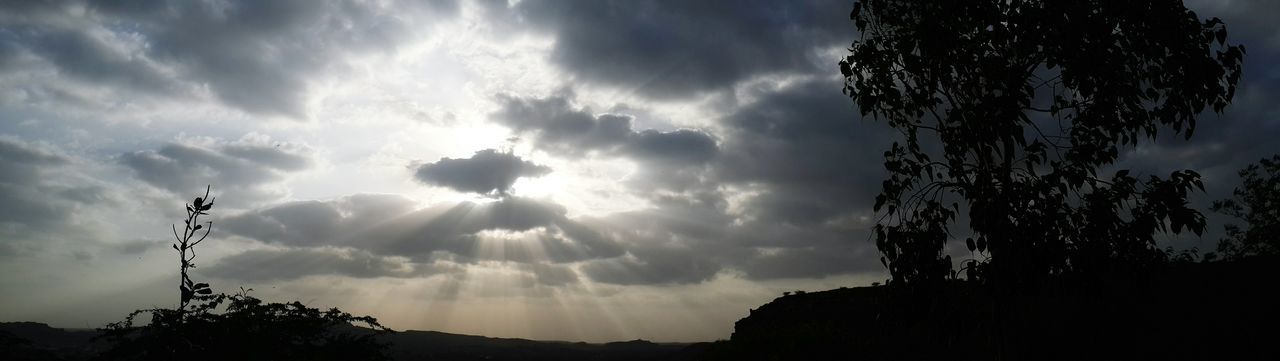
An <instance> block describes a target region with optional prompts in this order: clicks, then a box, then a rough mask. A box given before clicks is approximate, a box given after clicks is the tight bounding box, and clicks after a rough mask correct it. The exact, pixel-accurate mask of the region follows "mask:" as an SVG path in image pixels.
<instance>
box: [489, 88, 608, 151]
mask: <svg viewBox="0 0 1280 361" xmlns="http://www.w3.org/2000/svg"><path fill="white" fill-rule="evenodd" d="M498 101H499V103H500V104H501V105H502V109H500V110H499V111H498V112H496V113H494V114H493V116H492V118H493V119H494V120H497V121H498V122H500V123H502V124H504V125H506V126H508V127H511V128H512V129H514V130H516V131H518V132H522V133H525V134H528V135H530V136H532V137H533V141H534V143H535V145H537V146H538V147H539V148H542V149H546V150H548V151H552V152H556V153H560V154H565V155H571V156H580V155H584V154H587V153H591V152H602V151H603V152H608V151H611V150H613V149H615V148H617V147H618V146H620V145H621V144H623V143H625V142H626V140H627V137H629V136H630V135H631V117H629V116H624V115H615V114H600V115H595V114H592V113H591V110H590V109H574V106H573V105H572V104H570V100H569V97H568V96H566V95H558V96H550V97H546V98H542V99H538V98H523V97H514V96H507V95H501V96H499V97H498Z"/></svg>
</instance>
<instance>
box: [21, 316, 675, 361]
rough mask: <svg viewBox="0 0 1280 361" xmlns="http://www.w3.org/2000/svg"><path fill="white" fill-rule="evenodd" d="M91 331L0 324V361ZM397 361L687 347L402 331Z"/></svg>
mask: <svg viewBox="0 0 1280 361" xmlns="http://www.w3.org/2000/svg"><path fill="white" fill-rule="evenodd" d="M97 335H98V332H97V331H94V330H64V329H59V328H53V327H49V325H46V324H43V323H35V322H3V323H0V360H4V361H27V360H67V361H72V360H85V359H88V358H89V357H91V356H92V355H94V354H96V353H97V352H98V350H100V349H101V347H102V345H101V344H100V343H95V342H94V341H93V337H94V336H97ZM383 337H384V340H385V341H386V342H387V343H388V344H389V346H390V347H389V350H388V351H389V353H390V354H391V356H392V357H394V358H395V359H396V360H403V361H410V360H456V361H469V360H487V361H503V360H527V361H541V360H547V361H550V360H557V361H604V360H618V361H648V360H685V359H688V355H685V354H684V353H682V351H683V350H684V349H685V347H686V346H688V345H687V344H659V343H653V342H649V341H644V340H633V341H625V342H610V343H604V344H594V343H584V342H561V341H533V340H525V339H518V338H492V337H484V336H469V335H458V334H451V333H444V332H435V331H402V332H396V333H393V334H388V335H385V336H383Z"/></svg>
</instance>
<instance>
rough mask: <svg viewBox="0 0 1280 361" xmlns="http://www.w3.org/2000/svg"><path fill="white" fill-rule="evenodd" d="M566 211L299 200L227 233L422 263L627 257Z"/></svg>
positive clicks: (388, 200)
mask: <svg viewBox="0 0 1280 361" xmlns="http://www.w3.org/2000/svg"><path fill="white" fill-rule="evenodd" d="M565 213H566V210H565V209H564V207H562V206H559V205H556V204H553V203H549V202H545V201H539V200H534V199H528V198H519V197H506V198H502V199H499V200H495V201H492V202H486V203H479V204H478V203H473V202H462V203H448V204H437V205H433V206H431V207H426V208H422V209H415V208H414V204H413V202H412V201H410V200H408V199H406V198H403V197H400V196H396V195H367V194H364V195H353V196H348V197H343V198H338V199H335V200H331V201H299V202H289V203H283V204H279V205H276V206H272V207H268V208H264V209H260V210H255V211H250V212H245V213H242V214H238V215H233V216H230V217H228V218H227V219H225V220H223V221H222V222H220V224H221V226H222V228H221V229H222V230H224V231H226V232H227V233H230V234H233V235H236V236H240V237H244V238H249V239H254V240H258V241H260V242H263V243H268V244H275V245H280V246H286V247H301V248H307V247H312V248H314V247H345V248H352V249H359V250H364V251H369V252H372V253H374V254H378V255H384V256H402V257H408V258H411V259H414V260H418V261H425V260H429V259H434V258H441V257H443V258H449V259H453V260H454V261H458V262H474V261H478V260H496V261H510V262H516V263H539V262H542V263H545V262H552V263H566V262H577V261H581V260H586V259H594V258H608V257H616V256H619V255H621V254H622V253H623V252H624V250H623V249H622V247H620V246H619V245H618V244H617V243H616V242H615V241H614V240H613V239H611V238H610V237H608V236H606V235H605V234H604V233H602V232H599V231H597V230H595V229H592V228H591V227H589V226H587V225H584V224H581V223H580V222H577V221H574V220H572V219H569V218H568V217H566V216H565Z"/></svg>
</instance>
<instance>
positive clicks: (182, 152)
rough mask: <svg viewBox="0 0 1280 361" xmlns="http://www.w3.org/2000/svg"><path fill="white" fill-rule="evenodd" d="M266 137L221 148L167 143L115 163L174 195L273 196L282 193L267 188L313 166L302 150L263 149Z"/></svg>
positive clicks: (225, 144)
mask: <svg viewBox="0 0 1280 361" xmlns="http://www.w3.org/2000/svg"><path fill="white" fill-rule="evenodd" d="M269 142H270V140H269V139H257V138H254V137H246V138H245V139H242V140H240V141H236V142H231V143H222V144H210V145H196V144H180V143H171V144H166V145H164V146H162V147H160V148H159V149H156V150H141V151H135V152H129V153H125V154H122V155H120V157H119V161H120V163H121V164H123V165H124V166H126V167H128V168H129V169H131V170H133V173H134V175H135V176H136V177H138V179H140V180H142V181H144V182H146V183H148V184H150V185H152V186H155V187H157V188H160V189H164V190H167V191H169V192H172V193H174V194H182V195H185V194H188V193H192V192H196V191H199V190H200V189H203V188H204V187H205V186H207V185H214V186H216V187H218V188H219V189H221V190H222V192H225V193H235V194H238V197H240V198H242V199H258V198H272V197H275V196H278V195H280V193H282V192H283V191H281V190H278V189H272V188H271V186H272V185H274V184H275V183H277V182H279V181H281V180H283V179H284V176H285V174H287V173H289V172H296V171H300V170H303V169H306V168H307V167H309V166H310V164H311V163H312V161H311V159H310V158H309V157H308V156H306V155H303V152H305V150H304V149H301V148H298V147H296V146H293V145H289V146H287V147H281V146H280V145H279V144H277V145H274V146H273V145H268V144H269Z"/></svg>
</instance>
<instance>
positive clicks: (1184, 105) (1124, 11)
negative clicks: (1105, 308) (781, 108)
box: [840, 0, 1244, 284]
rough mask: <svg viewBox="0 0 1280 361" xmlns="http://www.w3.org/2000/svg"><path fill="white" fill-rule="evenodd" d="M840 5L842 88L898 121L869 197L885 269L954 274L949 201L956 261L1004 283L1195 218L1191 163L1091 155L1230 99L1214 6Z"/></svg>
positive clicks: (909, 274)
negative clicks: (1136, 162) (1157, 168)
mask: <svg viewBox="0 0 1280 361" xmlns="http://www.w3.org/2000/svg"><path fill="white" fill-rule="evenodd" d="M851 18H852V19H853V21H854V23H855V25H856V27H857V29H858V31H859V32H860V38H859V39H858V40H857V41H855V42H854V43H853V44H852V46H851V47H850V49H849V50H850V54H849V55H848V56H847V57H846V58H845V59H844V60H842V61H841V62H840V69H841V72H842V73H843V74H844V76H845V78H846V79H845V88H844V91H845V93H846V94H847V95H848V96H849V97H850V98H851V99H852V100H853V101H854V102H855V103H856V104H857V105H858V107H859V108H860V109H861V111H862V112H863V114H864V115H867V114H870V115H872V116H874V117H875V118H877V119H880V120H883V121H885V122H887V123H888V124H889V125H890V126H892V127H893V128H895V129H897V130H899V131H900V132H901V134H902V136H903V139H902V142H899V143H895V144H894V145H893V146H892V148H891V149H889V150H888V151H886V152H885V154H884V155H885V158H886V161H885V166H886V168H887V169H888V171H889V173H890V177H889V179H888V180H886V181H885V182H884V185H883V191H882V193H881V194H880V195H879V196H878V197H877V199H876V204H875V209H876V211H877V212H883V213H881V214H882V218H881V220H880V223H879V224H878V225H877V227H876V235H875V237H876V244H877V247H878V248H879V249H880V251H881V252H882V253H883V255H884V257H883V258H882V261H883V262H884V263H885V265H886V266H887V267H888V268H889V271H890V273H891V274H892V276H893V280H894V281H895V282H916V281H930V280H940V279H944V278H947V277H957V273H956V272H955V271H952V269H953V267H954V265H953V264H952V261H951V259H950V257H949V256H943V253H944V247H945V245H946V242H947V241H948V240H949V239H952V238H954V237H956V236H955V235H953V233H952V231H951V227H950V224H951V223H953V222H956V221H957V218H958V217H957V216H958V215H960V214H961V212H962V211H965V213H964V215H966V216H967V217H968V220H969V227H968V228H969V229H970V230H971V232H972V233H971V237H970V238H969V239H966V241H965V242H966V246H967V247H968V248H969V250H970V252H977V253H975V259H971V260H966V261H965V262H964V263H963V268H961V269H962V270H963V271H965V273H966V274H967V275H968V277H969V278H971V279H975V278H976V279H988V280H1001V281H1007V282H1010V283H1012V284H1019V283H1022V282H1027V281H1033V280H1035V279H1038V278H1042V277H1045V276H1047V275H1051V274H1056V273H1063V272H1072V271H1076V272H1093V271H1100V270H1103V269H1107V268H1110V267H1114V266H1116V265H1120V264H1131V265H1132V264H1137V265H1141V264H1146V263H1148V262H1154V261H1157V260H1159V259H1160V258H1161V257H1163V254H1162V253H1161V252H1159V250H1158V249H1157V248H1156V247H1155V244H1154V238H1153V235H1154V234H1155V233H1156V232H1169V231H1172V232H1174V233H1177V232H1181V231H1182V230H1183V229H1184V228H1185V229H1189V230H1191V231H1193V232H1195V233H1196V234H1200V233H1201V232H1202V231H1203V229H1204V217H1203V216H1202V215H1201V214H1200V213H1199V212H1197V211H1196V210H1193V209H1190V208H1188V207H1187V202H1186V197H1187V195H1188V192H1190V191H1192V190H1193V189H1195V188H1200V189H1203V185H1202V184H1201V181H1200V177H1199V175H1198V174H1196V173H1195V172H1193V171H1190V170H1185V171H1178V172H1174V173H1173V174H1172V175H1170V176H1169V177H1168V178H1160V177H1156V176H1148V177H1144V178H1145V179H1140V177H1138V176H1135V175H1130V174H1129V172H1128V171H1124V170H1121V171H1119V172H1116V173H1114V174H1113V175H1110V176H1105V175H1099V169H1101V168H1104V167H1106V166H1108V165H1111V164H1113V163H1115V161H1116V160H1117V158H1118V157H1119V156H1120V154H1121V150H1122V149H1123V148H1125V147H1131V146H1136V145H1137V144H1138V142H1139V141H1140V140H1141V139H1143V138H1147V137H1155V136H1156V135H1157V132H1158V131H1160V130H1162V129H1168V130H1170V131H1172V132H1173V133H1174V134H1178V135H1182V136H1185V137H1188V138H1189V137H1191V135H1192V133H1193V132H1194V130H1195V127H1196V117H1197V116H1198V115H1199V114H1201V113H1202V112H1204V111H1205V109H1206V108H1209V109H1212V110H1213V111H1216V112H1221V111H1222V110H1223V108H1224V107H1225V106H1226V105H1227V104H1228V103H1229V102H1230V101H1231V99H1232V97H1233V95H1234V93H1235V89H1236V83H1237V81H1238V80H1239V78H1240V69H1241V62H1242V61H1243V56H1244V48H1243V47H1242V46H1238V45H1229V44H1228V43H1227V42H1226V38H1227V32H1226V28H1225V26H1224V24H1223V23H1222V22H1221V21H1220V20H1218V19H1216V18H1214V19H1209V20H1206V21H1202V20H1200V18H1199V17H1198V16H1197V15H1196V14H1195V13H1193V12H1191V11H1189V10H1187V8H1186V7H1185V6H1184V5H1183V4H1182V2H1181V1H1179V0H1143V1H1109V0H1094V1H1079V0H973V1H907V0H862V1H859V2H858V3H857V4H855V7H854V10H853V13H852V14H851ZM976 258H983V260H981V261H980V260H978V259H976Z"/></svg>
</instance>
